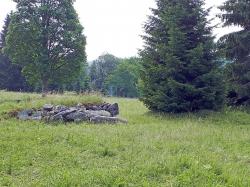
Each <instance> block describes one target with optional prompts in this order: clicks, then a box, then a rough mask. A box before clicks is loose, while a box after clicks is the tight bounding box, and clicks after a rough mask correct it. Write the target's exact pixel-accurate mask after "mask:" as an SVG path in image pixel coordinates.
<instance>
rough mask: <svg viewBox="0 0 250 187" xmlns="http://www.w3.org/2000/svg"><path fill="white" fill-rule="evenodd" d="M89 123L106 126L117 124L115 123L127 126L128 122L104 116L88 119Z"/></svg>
mask: <svg viewBox="0 0 250 187" xmlns="http://www.w3.org/2000/svg"><path fill="white" fill-rule="evenodd" d="M90 122H92V123H95V124H97V123H107V124H117V123H123V124H127V123H128V122H127V121H126V120H123V119H120V118H116V117H105V116H95V117H91V118H90Z"/></svg>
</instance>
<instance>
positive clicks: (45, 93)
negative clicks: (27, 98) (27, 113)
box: [42, 79, 48, 97]
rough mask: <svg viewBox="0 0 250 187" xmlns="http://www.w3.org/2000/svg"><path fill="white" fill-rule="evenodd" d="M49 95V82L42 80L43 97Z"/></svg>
mask: <svg viewBox="0 0 250 187" xmlns="http://www.w3.org/2000/svg"><path fill="white" fill-rule="evenodd" d="M47 94H48V80H47V79H43V80H42V97H46V96H47Z"/></svg>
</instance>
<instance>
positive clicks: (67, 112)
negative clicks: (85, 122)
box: [57, 108, 77, 117]
mask: <svg viewBox="0 0 250 187" xmlns="http://www.w3.org/2000/svg"><path fill="white" fill-rule="evenodd" d="M76 111H77V109H76V108H69V109H67V110H64V111H62V112H59V113H58V114H57V115H61V116H63V117H65V116H67V115H69V114H71V113H74V112H76Z"/></svg>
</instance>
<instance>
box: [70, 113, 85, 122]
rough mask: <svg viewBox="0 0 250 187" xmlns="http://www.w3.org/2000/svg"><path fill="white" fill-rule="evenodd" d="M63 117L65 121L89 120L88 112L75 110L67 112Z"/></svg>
mask: <svg viewBox="0 0 250 187" xmlns="http://www.w3.org/2000/svg"><path fill="white" fill-rule="evenodd" d="M65 119H66V120H67V121H74V122H82V121H89V117H88V114H87V113H86V112H81V111H76V112H74V113H71V114H68V115H67V116H66V117H65Z"/></svg>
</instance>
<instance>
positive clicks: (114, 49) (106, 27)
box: [0, 0, 238, 61]
mask: <svg viewBox="0 0 250 187" xmlns="http://www.w3.org/2000/svg"><path fill="white" fill-rule="evenodd" d="M224 1H225V0H206V7H214V8H213V9H212V11H211V16H212V17H213V16H215V15H216V14H217V13H219V10H218V9H217V8H216V7H218V6H219V5H221V4H222V3H223V2H224ZM150 7H155V0H76V3H75V8H76V11H77V13H78V15H79V18H80V22H81V23H82V25H83V26H84V28H85V29H84V35H85V36H86V37H87V46H86V52H87V56H88V61H92V60H94V59H96V58H98V56H100V55H102V54H104V53H111V54H113V55H115V56H117V57H121V58H125V57H131V56H136V55H137V53H138V49H141V48H142V46H143V40H142V39H141V37H140V35H142V34H143V24H144V23H145V21H147V15H150V13H151V12H150V10H149V8H150ZM11 10H15V3H13V2H12V0H0V28H2V25H3V21H4V19H5V17H6V14H7V13H9V12H10V11H11ZM216 23H219V20H215V21H214V23H213V24H216ZM235 30H238V28H234V27H230V28H222V27H221V26H220V27H219V28H217V29H215V30H214V35H216V36H217V38H219V37H220V36H223V35H224V34H227V33H230V32H232V31H235Z"/></svg>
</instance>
